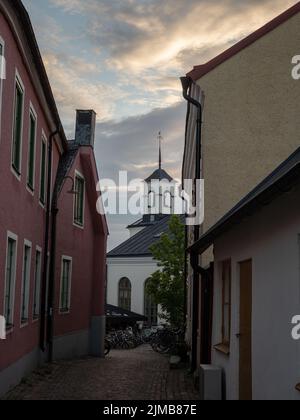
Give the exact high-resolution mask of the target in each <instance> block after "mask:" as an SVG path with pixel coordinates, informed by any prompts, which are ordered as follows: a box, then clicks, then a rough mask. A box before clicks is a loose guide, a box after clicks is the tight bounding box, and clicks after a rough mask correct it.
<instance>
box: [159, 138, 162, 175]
mask: <svg viewBox="0 0 300 420" xmlns="http://www.w3.org/2000/svg"><path fill="white" fill-rule="evenodd" d="M158 142H159V170H160V171H161V169H162V155H161V142H162V135H161V132H159V133H158Z"/></svg>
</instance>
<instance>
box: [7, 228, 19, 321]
mask: <svg viewBox="0 0 300 420" xmlns="http://www.w3.org/2000/svg"><path fill="white" fill-rule="evenodd" d="M16 263H17V238H16V236H14V235H12V234H9V235H8V238H7V251H6V274H5V293H4V297H5V300H4V316H5V319H6V325H7V327H8V328H10V327H12V326H13V315H14V297H15V283H16Z"/></svg>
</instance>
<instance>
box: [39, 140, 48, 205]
mask: <svg viewBox="0 0 300 420" xmlns="http://www.w3.org/2000/svg"><path fill="white" fill-rule="evenodd" d="M46 171H47V142H46V140H45V137H44V136H43V137H42V144H41V175H40V202H41V204H43V205H45V204H46V181H47V176H46Z"/></svg>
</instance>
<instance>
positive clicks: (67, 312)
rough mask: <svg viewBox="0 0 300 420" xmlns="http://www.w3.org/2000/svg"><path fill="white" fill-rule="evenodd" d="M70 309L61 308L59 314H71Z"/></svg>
mask: <svg viewBox="0 0 300 420" xmlns="http://www.w3.org/2000/svg"><path fill="white" fill-rule="evenodd" d="M69 314H70V309H60V311H59V315H69Z"/></svg>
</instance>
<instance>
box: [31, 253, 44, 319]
mask: <svg viewBox="0 0 300 420" xmlns="http://www.w3.org/2000/svg"><path fill="white" fill-rule="evenodd" d="M37 253H39V254H40V267H39V271H38V275H39V282H38V283H39V286H38V287H37V272H36V256H37ZM42 267H43V251H42V248H41V247H40V246H36V248H35V259H34V288H33V305H32V317H33V321H37V320H38V319H39V318H40V316H41V308H40V305H41V286H42ZM36 302H37V307H38V313H35V309H34V306H35V303H36Z"/></svg>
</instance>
